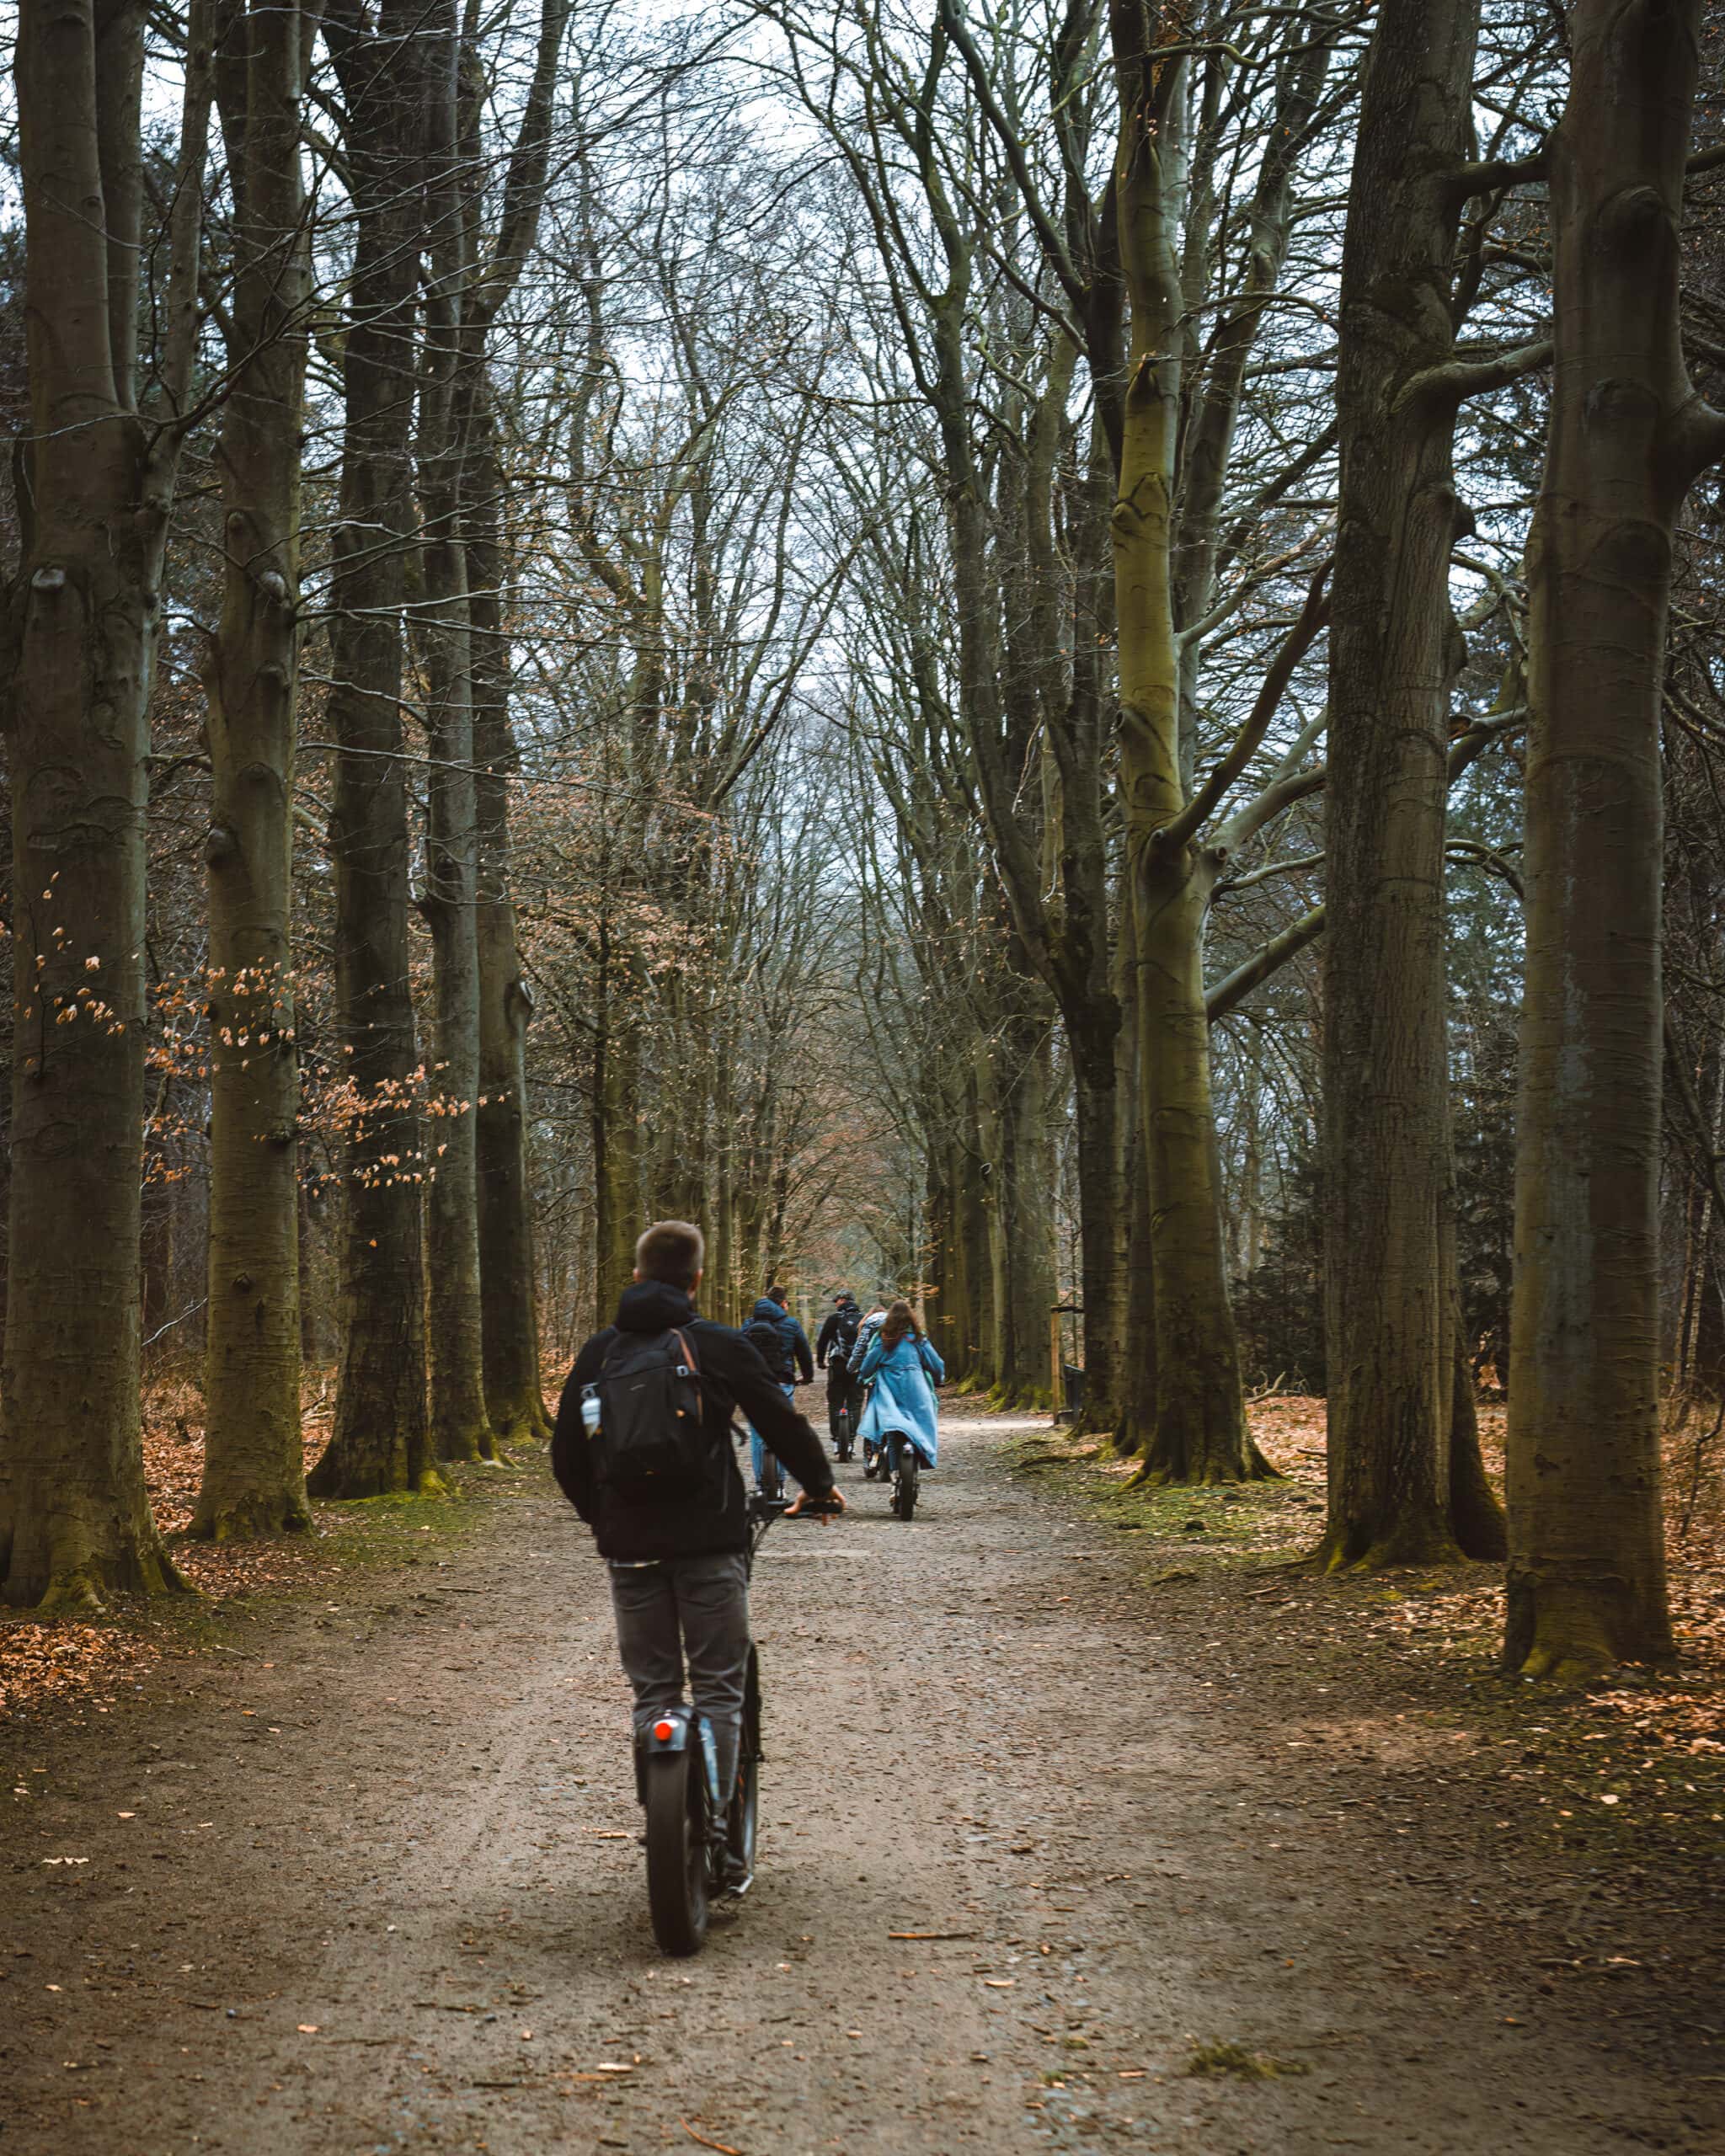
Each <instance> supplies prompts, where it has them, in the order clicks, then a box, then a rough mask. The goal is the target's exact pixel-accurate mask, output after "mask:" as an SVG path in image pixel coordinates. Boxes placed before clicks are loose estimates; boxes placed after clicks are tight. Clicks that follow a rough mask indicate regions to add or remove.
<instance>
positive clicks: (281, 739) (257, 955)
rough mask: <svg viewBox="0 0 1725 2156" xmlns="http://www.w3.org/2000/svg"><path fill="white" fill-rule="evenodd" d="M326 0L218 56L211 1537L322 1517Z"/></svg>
mask: <svg viewBox="0 0 1725 2156" xmlns="http://www.w3.org/2000/svg"><path fill="white" fill-rule="evenodd" d="M313 35H315V17H313V16H312V15H311V14H308V13H306V12H305V11H304V10H302V8H299V7H296V6H294V5H291V4H286V5H282V4H276V0H252V4H251V5H250V6H249V7H248V8H245V9H244V10H243V11H240V10H237V11H236V12H235V13H234V15H233V17H232V19H231V21H230V23H229V24H228V27H227V40H226V49H225V50H224V51H223V52H222V55H221V56H219V58H218V60H217V62H216V93H217V99H218V102H219V104H220V107H221V111H222V128H223V132H224V134H225V136H226V137H227V145H228V170H229V174H230V179H231V184H232V189H233V195H234V202H235V215H234V232H233V247H234V255H235V290H234V296H233V301H232V307H231V310H230V321H231V324H232V326H231V328H230V329H229V332H228V339H227V341H228V352H229V357H230V360H231V361H232V362H233V363H234V365H235V366H236V368H237V371H236V374H235V376H234V380H233V382H232V387H230V389H229V391H228V394H227V403H226V404H225V405H224V406H223V408H222V434H221V439H220V441H219V444H218V446H217V449H216V463H217V466H218V468H219V469H220V472H221V474H222V504H223V510H224V518H223V524H222V540H223V568H224V577H225V587H224V592H223V600H222V620H221V623H220V626H219V627H218V628H217V631H216V640H215V644H214V648H213V649H212V651H211V656H210V660H209V664H208V666H207V669H206V673H205V677H204V678H205V686H206V691H207V695H208V712H209V741H210V769H211V811H210V833H209V837H208V840H207V841H206V846H205V849H204V858H205V861H206V864H207V866H208V868H209V905H210V959H209V990H208V1011H209V1020H210V1251H209V1291H208V1292H209V1301H208V1312H209V1315H208V1318H207V1321H206V1322H207V1326H208V1335H207V1347H206V1380H205V1439H204V1476H203V1482H202V1486H201V1487H200V1491H199V1492H198V1503H197V1510H196V1512H195V1514H194V1516H193V1519H192V1532H193V1534H196V1535H200V1536H203V1537H206V1538H207V1539H208V1540H212V1541H218V1542H220V1541H227V1540H232V1539H234V1538H236V1537H241V1536H245V1535H252V1534H280V1533H282V1532H284V1531H286V1530H290V1529H304V1528H307V1527H309V1526H310V1524H311V1510H310V1508H309V1506H308V1505H307V1502H306V1477H305V1455H304V1448H303V1444H302V1439H301V1435H300V1309H299V1299H300V1278H299V1142H298V1130H297V1123H298V1115H299V1068H298V1053H299V1052H298V1049H297V1046H296V1038H295V1025H294V997H293V953H292V947H291V910H292V905H293V782H294V745H295V743H294V735H295V728H296V723H297V715H298V714H297V695H298V664H299V649H298V643H299V639H298V629H297V610H298V606H299V526H300V426H301V421H302V407H303V402H304V390H305V369H306V342H307V331H306V323H305V319H304V312H303V310H304V305H305V297H306V277H305V255H304V248H305V238H304V234H303V232H302V216H303V212H304V208H305V201H304V190H303V189H302V185H301V181H300V105H301V100H302V97H303V95H304V88H305V74H306V68H307V64H308V61H309V59H310V46H311V43H312V37H313Z"/></svg>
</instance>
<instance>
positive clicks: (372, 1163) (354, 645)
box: [310, 0, 436, 1497]
mask: <svg viewBox="0 0 1725 2156" xmlns="http://www.w3.org/2000/svg"><path fill="white" fill-rule="evenodd" d="M418 27H419V11H418V8H417V7H416V6H415V5H414V0H383V4H382V9H381V12H380V13H379V15H378V17H377V22H376V24H375V27H374V26H372V25H371V24H368V23H367V22H366V19H365V17H364V14H363V12H362V8H361V6H360V0H329V4H328V7H327V8H326V13H325V19H324V35H325V37H326V39H327V40H328V42H329V45H330V47H331V50H332V51H333V52H334V56H335V61H336V66H337V68H338V70H339V75H340V79H341V83H342V88H343V91H344V95H345V99H346V102H347V109H348V115H349V120H350V132H349V141H348V144H347V150H348V157H349V162H350V190H351V194H352V199H353V202H354V206H355V243H354V246H355V252H354V266H353V274H352V278H351V280H350V286H349V312H348V323H347V337H346V342H345V344H344V349H343V355H342V385H343V398H344V409H345V419H346V431H345V434H344V439H343V443H342V461H341V495H340V518H339V523H338V525H337V527H336V532H335V538H334V548H333V552H334V574H333V577H332V579H331V590H330V624H329V645H330V672H331V674H332V675H334V686H332V687H331V689H330V691H329V699H328V727H329V732H330V737H331V739H333V740H334V742H335V743H336V744H337V745H336V754H335V771H334V785H333V787H332V800H331V806H330V815H329V851H330V857H331V859H332V861H333V862H334V867H335V1010H336V1035H337V1040H338V1043H339V1048H340V1049H341V1051H342V1058H343V1063H344V1067H345V1071H346V1075H347V1079H348V1083H349V1087H350V1097H349V1102H348V1113H347V1121H346V1128H345V1131H344V1137H343V1141H342V1145H343V1201H344V1211H343V1220H342V1230H341V1233H342V1245H341V1297H340V1305H341V1308H340V1328H339V1329H340V1339H341V1353H340V1369H339V1375H338V1378H337V1381H336V1390H335V1417H334V1427H333V1428H332V1430H331V1433H330V1439H329V1444H328V1449H326V1450H325V1452H324V1454H323V1458H322V1459H321V1460H319V1461H318V1465H317V1466H316V1468H315V1469H314V1470H312V1476H311V1481H310V1487H311V1490H312V1495H313V1496H315V1497H377V1496H380V1495H382V1493H384V1492H387V1491H393V1490H411V1489H415V1488H419V1487H425V1486H435V1482H436V1475H435V1469H434V1468H433V1467H432V1465H431V1462H430V1428H429V1423H428V1420H427V1412H426V1395H425V1377H426V1368H425V1361H426V1343H425V1241H424V1225H423V1205H422V1199H423V1193H424V1187H425V1126H424V1123H423V1122H422V1120H421V1118H420V1113H419V1107H418V1105H417V1097H416V1088H417V1087H418V1085H419V1081H420V1078H421V1076H422V1072H421V1068H420V1058H419V1049H418V1046H417V1042H416V1038H415V1033H414V1005H413V997H412V995H411V992H410V990H409V939H408V923H409V908H410V905H411V892H410V889H409V861H410V858H411V852H410V847H409V836H408V798H407V786H406V781H405V776H404V772H403V763H402V755H403V736H402V716H401V700H402V671H403V613H402V609H403V600H404V597H405V595H406V550H407V548H408V546H409V536H408V535H409V532H410V531H411V530H412V527H413V464H412V440H413V409H414V368H413V357H412V352H413V330H414V312H415V309H414V298H415V291H416V286H417V282H418V273H417V265H416V262H415V258H414V243H415V238H416V226H415V210H416V206H417V198H416V195H415V191H414V187H413V186H412V185H411V184H410V182H411V180H412V179H413V178H414V173H415V172H416V169H417V167H416V163H415V157H416V152H415V151H414V148H413V147H411V146H413V145H414V143H415V142H416V141H417V133H416V131H417V128H418V125H419V118H418V112H419V108H418V103H417V86H418V82H419V67H418V63H417V60H416V56H415V51H414V42H413V40H414V34H415V32H416V30H417V29H418ZM404 143H405V144H407V145H409V147H408V148H407V149H405V150H404V149H403V147H402V145H403V144H404Z"/></svg>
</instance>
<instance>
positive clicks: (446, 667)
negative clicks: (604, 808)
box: [419, 0, 498, 1460]
mask: <svg viewBox="0 0 1725 2156" xmlns="http://www.w3.org/2000/svg"><path fill="white" fill-rule="evenodd" d="M422 35H424V36H425V38H426V40H427V50H428V53H429V55H430V57H429V61H428V65H427V69H426V81H427V97H426V189H425V206H426V212H427V216H428V219H429V229H428V232H427V235H426V265H427V275H426V282H425V347H424V357H423V369H424V376H423V380H422V383H421V387H420V402H419V411H420V425H419V504H420V510H421V514H422V516H423V518H424V526H425V541H424V544H423V546H422V547H421V549H420V557H419V558H420V564H421V574H422V576H423V579H424V585H425V702H426V707H427V721H428V732H429V734H430V744H431V769H430V777H429V781H428V784H427V787H426V794H427V801H428V809H427V814H426V824H425V896H424V898H423V899H422V900H421V902H420V906H421V910H422V911H423V913H424V914H425V919H426V921H427V922H428V923H429V924H430V930H431V952H432V987H433V1002H434V1006H435V1015H434V1017H433V1021H432V1043H433V1051H432V1059H431V1073H430V1080H431V1082H430V1099H429V1102H428V1103H427V1106H428V1111H429V1115H430V1149H429V1150H430V1180H429V1187H428V1189H427V1193H426V1205H425V1227H426V1257H427V1271H428V1274H429V1282H428V1285H429V1289H430V1294H429V1314H430V1326H431V1337H430V1349H431V1353H430V1362H431V1443H432V1449H433V1450H434V1451H435V1454H436V1455H437V1457H438V1459H439V1460H495V1459H496V1458H497V1456H498V1454H497V1438H496V1435H495V1433H494V1431H493V1429H492V1428H491V1423H490V1419H489V1416H488V1414H487V1412H486V1406H485V1380H484V1345H483V1341H484V1335H483V1326H482V1324H481V1320H480V1291H479V1206H478V1135H477V1131H476V1127H475V1118H476V1117H477V1115H478V1100H479V929H478V796H477V792H476V789H475V786H474V780H473V629H472V618H471V615H470V612H469V606H468V597H467V590H468V584H467V546H466V541H465V536H464V526H463V518H462V468H463V466H464V464H465V462H466V454H467V446H468V445H467V428H468V426H469V425H470V424H471V422H472V419H473V405H472V403H471V400H470V397H469V395H468V393H467V392H468V391H469V389H470V387H471V384H470V382H469V381H468V379H467V369H466V367H465V366H464V365H463V360H464V358H465V356H466V355H465V339H464V338H463V334H462V326H463V325H462V307H463V304H464V301H465V297H466V294H467V286H468V285H469V282H470V280H471V278H472V275H473V246H472V235H471V232H470V230H469V216H468V213H469V205H468V204H467V200H465V182H464V179H463V176H462V173H461V171H460V147H461V146H460V141H459V138H458V129H457V111H458V96H457V84H458V79H459V61H460V54H461V39H460V33H459V29H458V24H457V13H456V10H455V8H454V5H453V0H436V4H435V5H434V6H433V7H432V8H431V9H430V11H429V13H428V14H427V17H426V21H425V29H424V30H423V31H422Z"/></svg>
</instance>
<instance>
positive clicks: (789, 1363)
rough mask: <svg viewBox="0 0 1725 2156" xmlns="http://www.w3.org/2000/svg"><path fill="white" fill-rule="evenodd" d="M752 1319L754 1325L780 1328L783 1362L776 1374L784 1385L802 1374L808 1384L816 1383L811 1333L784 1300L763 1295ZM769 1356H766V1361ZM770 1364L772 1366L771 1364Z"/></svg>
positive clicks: (780, 1348) (794, 1380)
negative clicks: (793, 1314) (782, 1301)
mask: <svg viewBox="0 0 1725 2156" xmlns="http://www.w3.org/2000/svg"><path fill="white" fill-rule="evenodd" d="M749 1322H750V1325H771V1326H776V1327H777V1331H778V1337H779V1362H778V1368H777V1369H774V1370H773V1371H772V1374H773V1375H774V1376H775V1377H776V1378H777V1380H778V1381H779V1383H780V1384H781V1385H794V1384H795V1383H796V1381H797V1380H798V1377H800V1378H801V1379H802V1380H803V1382H804V1385H809V1384H812V1383H813V1382H814V1364H813V1363H811V1362H810V1361H809V1336H808V1334H807V1333H806V1332H804V1330H803V1327H802V1325H801V1322H800V1321H798V1319H796V1318H794V1317H793V1316H792V1315H791V1313H790V1312H789V1311H788V1310H787V1309H786V1308H785V1306H784V1305H783V1304H782V1303H776V1302H774V1300H773V1299H772V1296H771V1295H763V1296H762V1297H761V1299H760V1301H759V1302H757V1303H756V1305H755V1307H754V1309H753V1310H750V1313H749ZM751 1344H752V1343H751ZM765 1359H766V1358H765V1357H763V1358H762V1360H763V1361H765ZM767 1367H768V1369H772V1364H767Z"/></svg>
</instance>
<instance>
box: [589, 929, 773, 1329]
mask: <svg viewBox="0 0 1725 2156" xmlns="http://www.w3.org/2000/svg"><path fill="white" fill-rule="evenodd" d="M595 972H596V974H597V976H598V979H597V982H596V985H595V1003H596V1007H595V1012H594V1022H593V1078H592V1089H591V1101H592V1118H593V1208H594V1236H593V1240H594V1246H595V1271H594V1319H595V1323H596V1324H599V1325H609V1324H610V1323H611V1320H612V1318H614V1317H615V1316H616V1315H617V1298H618V1296H619V1295H621V1294H622V1291H623V1289H625V1288H627V1287H628V1284H629V1282H630V1280H631V1278H633V1273H634V1268H635V1239H636V1237H637V1236H638V1235H639V1234H640V1232H641V1230H642V1229H643V1228H644V1227H645V1226H646V1225H647V1223H646V1222H645V1221H644V1220H643V1219H641V1217H640V1214H641V1131H640V1123H639V1120H638V1116H639V1108H638V1101H639V1094H640V1082H641V1031H640V1014H639V1011H638V1008H637V1006H636V1004H635V1001H634V997H633V992H632V991H633V979H631V977H630V975H629V970H628V966H627V964H626V963H625V962H624V961H623V959H622V958H620V957H619V956H618V955H617V953H616V952H615V951H614V949H613V947H612V945H611V938H610V937H609V935H608V932H607V931H606V927H605V926H604V925H603V924H602V923H601V930H600V937H599V952H598V957H597V960H596V963H595ZM744 1203H746V1193H739V1203H738V1212H737V1214H734V1217H733V1230H732V1234H731V1236H730V1238H729V1251H730V1257H731V1262H732V1265H733V1267H736V1265H737V1264H738V1263H739V1262H740V1258H741V1254H742V1252H741V1246H742V1244H743V1243H744V1242H745V1241H746V1239H747V1234H748V1230H747V1225H746V1224H745V1222H744V1221H743V1220H742V1219H741V1218H740V1211H741V1207H742V1205H743V1204H744Z"/></svg>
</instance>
